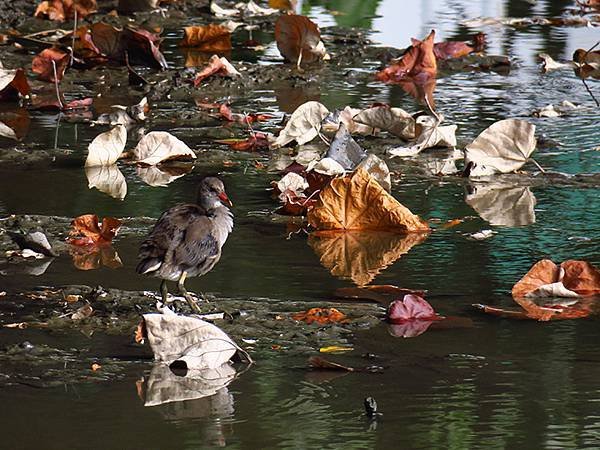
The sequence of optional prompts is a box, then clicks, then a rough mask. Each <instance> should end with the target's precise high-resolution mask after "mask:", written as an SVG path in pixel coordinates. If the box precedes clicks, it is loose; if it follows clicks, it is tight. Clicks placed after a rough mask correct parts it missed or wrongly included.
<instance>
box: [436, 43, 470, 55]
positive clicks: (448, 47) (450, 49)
mask: <svg viewBox="0 0 600 450" xmlns="http://www.w3.org/2000/svg"><path fill="white" fill-rule="evenodd" d="M473 50H474V49H473V47H471V45H469V43H468V42H465V41H446V42H437V43H436V44H434V45H433V54H434V55H435V57H436V58H437V59H452V58H461V57H463V56H466V55H468V54H469V53H471V52H472V51H473Z"/></svg>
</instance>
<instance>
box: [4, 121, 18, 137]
mask: <svg viewBox="0 0 600 450" xmlns="http://www.w3.org/2000/svg"><path fill="white" fill-rule="evenodd" d="M0 136H2V137H5V138H8V139H14V140H15V141H18V140H19V138H18V137H17V133H15V130H13V129H12V128H11V127H9V126H8V125H6V124H5V123H4V122H0Z"/></svg>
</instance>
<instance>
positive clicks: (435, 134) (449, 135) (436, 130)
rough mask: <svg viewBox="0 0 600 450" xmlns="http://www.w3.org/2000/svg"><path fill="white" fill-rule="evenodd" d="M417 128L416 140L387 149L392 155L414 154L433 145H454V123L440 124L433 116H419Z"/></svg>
mask: <svg viewBox="0 0 600 450" xmlns="http://www.w3.org/2000/svg"><path fill="white" fill-rule="evenodd" d="M416 123H417V128H418V129H420V130H421V132H420V134H419V137H418V138H417V141H416V142H415V143H414V144H413V145H412V146H410V147H397V148H392V149H390V150H388V153H389V154H390V155H392V156H400V157H404V156H414V155H417V154H419V153H420V152H422V151H423V150H425V149H428V148H433V147H455V146H456V128H457V126H456V125H444V126H442V125H441V122H438V120H437V119H436V118H435V117H431V116H420V117H419V118H417V121H416Z"/></svg>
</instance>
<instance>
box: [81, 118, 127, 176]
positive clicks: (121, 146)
mask: <svg viewBox="0 0 600 450" xmlns="http://www.w3.org/2000/svg"><path fill="white" fill-rule="evenodd" d="M125 142H127V128H125V127H124V126H123V125H117V126H116V127H114V128H113V129H112V130H109V131H105V132H104V133H100V134H99V135H98V136H96V137H95V138H94V140H93V141H92V142H91V143H90V145H89V146H88V156H87V159H86V160H85V167H96V166H111V165H113V164H114V163H116V162H117V159H119V156H121V153H123V150H125Z"/></svg>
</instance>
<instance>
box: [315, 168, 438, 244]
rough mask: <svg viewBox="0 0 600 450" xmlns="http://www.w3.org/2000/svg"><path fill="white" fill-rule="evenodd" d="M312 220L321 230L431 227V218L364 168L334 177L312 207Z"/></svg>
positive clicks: (410, 229)
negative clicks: (424, 217)
mask: <svg viewBox="0 0 600 450" xmlns="http://www.w3.org/2000/svg"><path fill="white" fill-rule="evenodd" d="M308 221H309V223H310V224H311V225H312V226H313V227H314V228H315V229H317V230H372V231H376V230H380V231H393V232H397V233H410V232H413V231H416V232H423V231H429V226H428V225H427V222H425V221H423V220H422V219H421V218H419V217H418V216H416V215H415V214H413V213H411V212H410V210H409V209H408V208H406V207H405V206H404V205H402V204H401V203H399V202H398V201H397V200H396V199H395V198H394V197H392V196H391V195H390V194H388V193H387V192H386V191H385V189H383V187H381V185H380V184H379V183H377V181H375V179H374V178H373V177H371V176H370V175H369V174H368V173H367V172H365V171H364V170H363V169H358V170H356V172H354V173H353V174H352V175H348V176H345V177H342V178H336V179H334V180H332V181H331V183H330V184H329V185H328V186H326V187H325V189H323V191H322V192H321V194H320V196H319V201H318V203H317V205H315V207H314V208H313V209H312V210H311V211H309V214H308Z"/></svg>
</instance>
